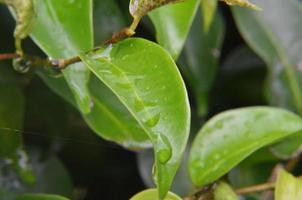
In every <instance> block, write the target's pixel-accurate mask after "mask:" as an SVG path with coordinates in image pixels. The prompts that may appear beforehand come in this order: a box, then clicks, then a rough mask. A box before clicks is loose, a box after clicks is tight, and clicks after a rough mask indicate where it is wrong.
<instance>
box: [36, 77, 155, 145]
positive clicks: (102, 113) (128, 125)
mask: <svg viewBox="0 0 302 200" xmlns="http://www.w3.org/2000/svg"><path fill="white" fill-rule="evenodd" d="M39 75H40V76H41V77H42V79H43V80H44V81H45V82H46V83H47V85H48V86H49V87H50V88H51V89H52V90H53V91H55V92H56V93H57V94H58V95H60V96H61V97H63V98H64V99H65V100H66V101H67V102H69V103H71V104H72V105H74V106H75V100H74V98H73V96H72V94H71V91H70V90H69V88H68V85H67V83H66V81H65V80H64V79H63V77H60V78H56V79H54V78H52V77H49V76H47V75H46V74H43V73H39ZM89 88H90V92H91V95H92V97H93V98H92V100H93V107H92V111H91V112H90V113H89V114H86V115H83V117H84V119H85V121H86V122H87V124H88V125H89V126H90V128H91V129H92V130H93V131H94V132H95V133H97V134H98V135H99V136H101V137H102V138H104V139H106V140H110V141H113V142H116V143H118V144H120V145H123V146H124V147H126V148H130V149H135V150H136V149H141V148H147V147H150V146H151V144H150V142H149V138H148V136H147V135H146V132H145V131H144V130H143V129H142V128H141V127H140V126H139V124H138V123H137V121H136V120H135V119H134V118H133V117H132V116H131V115H130V114H129V111H128V110H127V109H126V108H125V107H124V106H123V105H122V104H121V103H120V101H119V100H118V98H117V97H116V96H115V95H114V94H113V93H112V92H111V91H110V90H109V89H108V88H107V87H106V86H105V85H104V84H103V83H102V82H100V81H99V80H98V79H97V78H96V77H94V76H92V77H91V80H90V82H89Z"/></svg>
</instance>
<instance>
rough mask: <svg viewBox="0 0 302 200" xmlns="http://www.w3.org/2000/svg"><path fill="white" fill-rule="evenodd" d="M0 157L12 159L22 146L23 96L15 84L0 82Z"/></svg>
mask: <svg viewBox="0 0 302 200" xmlns="http://www.w3.org/2000/svg"><path fill="white" fill-rule="evenodd" d="M0 94H1V98H0V143H1V144H0V157H1V159H4V158H12V157H14V156H15V155H16V152H17V150H18V149H19V148H21V145H22V135H20V134H17V133H15V131H16V130H18V131H19V130H21V129H22V128H23V117H24V96H23V94H22V92H21V90H20V89H19V87H18V85H17V84H16V83H9V84H7V83H6V84H4V83H1V81H0Z"/></svg>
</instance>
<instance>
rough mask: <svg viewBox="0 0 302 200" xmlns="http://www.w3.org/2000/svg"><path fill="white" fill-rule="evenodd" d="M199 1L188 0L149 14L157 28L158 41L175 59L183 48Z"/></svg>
mask: <svg viewBox="0 0 302 200" xmlns="http://www.w3.org/2000/svg"><path fill="white" fill-rule="evenodd" d="M199 3H200V0H186V1H185V2H181V3H177V4H172V5H168V6H165V7H162V8H159V9H157V10H155V11H153V12H151V13H150V14H149V16H150V18H151V20H152V22H153V24H154V26H155V28H156V38H157V41H158V43H159V44H160V45H162V46H163V47H164V48H165V49H167V50H168V51H169V52H170V54H171V55H172V57H173V58H174V59H175V60H177V58H178V56H179V54H180V52H181V50H182V48H183V45H184V43H185V40H186V38H187V35H188V33H189V30H190V27H191V24H192V22H193V19H194V16H195V14H196V11H197V9H198V7H199Z"/></svg>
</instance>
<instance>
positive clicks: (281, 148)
mask: <svg viewBox="0 0 302 200" xmlns="http://www.w3.org/2000/svg"><path fill="white" fill-rule="evenodd" d="M271 151H272V153H273V154H274V155H276V156H277V157H278V158H281V159H284V160H287V159H290V158H294V157H297V156H299V154H300V153H301V152H302V132H301V131H299V132H297V133H296V134H294V135H293V136H291V137H288V138H286V139H285V140H282V141H281V142H279V143H277V144H275V145H273V146H272V147H271Z"/></svg>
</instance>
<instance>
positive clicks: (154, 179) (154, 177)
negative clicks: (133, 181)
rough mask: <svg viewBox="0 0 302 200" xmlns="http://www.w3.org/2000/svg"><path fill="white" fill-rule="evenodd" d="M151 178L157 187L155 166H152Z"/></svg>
mask: <svg viewBox="0 0 302 200" xmlns="http://www.w3.org/2000/svg"><path fill="white" fill-rule="evenodd" d="M152 177H153V181H154V183H155V184H156V185H157V168H156V165H155V164H154V165H153V166H152Z"/></svg>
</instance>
